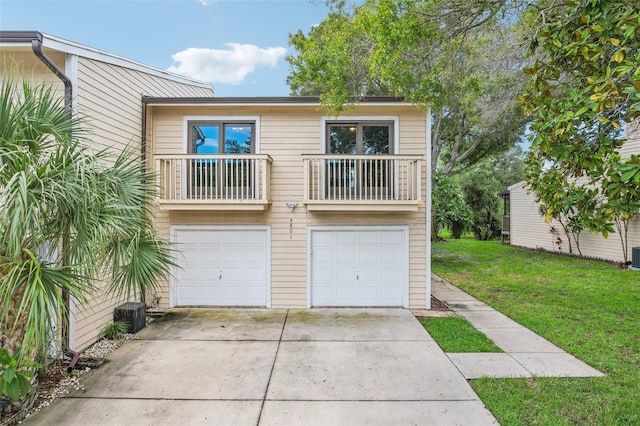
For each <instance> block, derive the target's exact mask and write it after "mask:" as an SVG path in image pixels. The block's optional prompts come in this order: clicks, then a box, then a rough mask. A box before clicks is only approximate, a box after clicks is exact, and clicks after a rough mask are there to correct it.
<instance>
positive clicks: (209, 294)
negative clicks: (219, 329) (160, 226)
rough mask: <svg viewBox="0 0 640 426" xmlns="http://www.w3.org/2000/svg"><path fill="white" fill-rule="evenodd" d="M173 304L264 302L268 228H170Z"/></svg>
mask: <svg viewBox="0 0 640 426" xmlns="http://www.w3.org/2000/svg"><path fill="white" fill-rule="evenodd" d="M172 240H173V242H174V243H175V248H176V249H177V250H178V253H179V255H178V259H179V261H178V263H179V264H180V268H176V269H175V270H174V271H173V278H172V296H173V297H172V306H266V307H268V306H269V297H268V279H269V259H270V256H269V244H270V243H269V232H268V229H265V228H264V227H258V228H251V227H250V228H233V227H230V228H228V229H226V228H212V227H197V226H193V227H190V226H184V227H177V226H176V227H174V228H173V230H172Z"/></svg>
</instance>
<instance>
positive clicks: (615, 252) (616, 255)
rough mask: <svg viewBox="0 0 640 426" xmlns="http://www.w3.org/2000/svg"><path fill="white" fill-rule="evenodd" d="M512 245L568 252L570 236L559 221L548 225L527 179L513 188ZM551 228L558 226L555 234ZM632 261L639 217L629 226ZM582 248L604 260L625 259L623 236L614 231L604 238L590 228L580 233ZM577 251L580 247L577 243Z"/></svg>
mask: <svg viewBox="0 0 640 426" xmlns="http://www.w3.org/2000/svg"><path fill="white" fill-rule="evenodd" d="M510 193H511V212H510V213H511V244H513V245H516V246H521V247H528V248H533V249H544V250H547V251H553V252H563V253H568V251H569V246H568V243H567V236H566V235H565V234H564V231H563V230H562V226H561V225H560V224H559V223H558V222H557V221H555V220H554V221H552V222H551V223H549V224H547V223H545V222H544V218H543V217H542V216H541V215H540V214H539V213H538V204H537V203H536V202H535V199H534V196H533V194H528V193H527V190H526V189H525V188H524V182H521V183H519V184H517V185H515V186H512V187H511V191H510ZM551 227H553V228H555V229H556V231H557V232H556V233H555V234H552V232H551ZM558 237H559V238H560V239H561V240H562V243H561V244H560V245H557V244H555V243H554V241H555V240H556V239H557V238H558ZM628 241H629V260H630V259H631V247H632V246H635V245H640V220H639V219H635V220H634V221H633V222H632V223H631V225H630V229H629V234H628ZM580 249H581V251H582V254H583V255H584V256H588V257H595V258H600V259H606V260H612V261H616V262H621V261H623V259H624V257H623V254H622V245H621V242H620V236H619V235H618V234H617V233H616V232H614V233H612V234H609V236H608V238H604V237H603V236H602V235H601V234H597V235H592V234H591V233H589V232H588V231H584V232H582V233H581V234H580ZM573 251H574V253H575V254H577V250H576V248H575V244H574V250H573Z"/></svg>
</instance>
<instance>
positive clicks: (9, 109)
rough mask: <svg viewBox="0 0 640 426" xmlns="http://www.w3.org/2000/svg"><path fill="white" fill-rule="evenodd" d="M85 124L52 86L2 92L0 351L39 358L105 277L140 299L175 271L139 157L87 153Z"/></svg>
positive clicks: (10, 86) (11, 83) (9, 86)
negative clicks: (75, 306)
mask: <svg viewBox="0 0 640 426" xmlns="http://www.w3.org/2000/svg"><path fill="white" fill-rule="evenodd" d="M84 126H85V121H84V120H82V119H78V118H75V117H73V116H72V115H71V114H70V113H69V111H67V109H66V108H65V106H64V103H63V99H60V98H59V97H58V96H57V94H56V92H55V91H54V90H53V89H52V87H51V86H49V85H47V84H33V83H29V82H26V81H25V82H22V84H17V83H16V82H15V80H13V79H11V78H5V79H4V80H3V82H2V86H1V88H0V210H2V215H1V217H0V241H2V245H1V246H0V279H1V283H0V346H2V347H4V348H6V349H8V350H9V351H10V352H11V353H13V352H15V350H16V349H18V348H21V350H20V354H21V356H33V355H34V354H35V353H36V352H37V351H38V350H41V349H43V348H46V347H47V345H49V343H50V340H51V337H50V336H51V331H52V325H53V324H56V323H59V324H60V325H61V326H62V330H63V339H62V342H63V345H64V344H65V343H66V337H65V330H68V320H69V318H68V306H69V298H73V299H74V301H75V302H76V303H80V304H83V303H85V302H86V301H87V299H88V298H89V297H90V296H92V295H93V294H94V293H96V291H97V288H98V287H101V286H97V285H96V283H97V282H98V279H99V277H101V278H100V279H104V280H108V281H110V283H109V285H108V286H107V287H108V288H109V290H110V291H112V292H113V293H115V294H117V295H119V296H122V297H138V298H141V299H142V300H144V295H145V293H147V292H148V291H151V290H153V289H155V287H156V286H157V284H158V280H159V279H160V278H161V277H162V276H164V274H165V273H166V271H167V268H168V266H169V265H171V264H172V258H171V252H170V248H169V245H168V242H166V241H163V240H161V239H160V238H159V237H158V235H157V234H156V233H155V231H154V229H153V219H152V218H153V204H152V201H153V198H154V188H153V187H152V186H151V182H154V179H153V176H152V175H150V174H149V173H147V172H145V171H144V167H143V164H142V162H141V161H140V158H139V156H138V155H136V154H134V152H133V151H131V150H126V151H125V152H123V153H121V154H120V155H118V156H115V157H114V156H113V155H111V154H110V153H109V152H108V151H99V152H93V151H91V150H90V149H89V148H88V143H87V142H88V140H89V139H88V133H87V132H86V131H85V127H84Z"/></svg>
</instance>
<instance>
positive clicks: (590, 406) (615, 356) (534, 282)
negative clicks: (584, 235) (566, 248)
mask: <svg viewBox="0 0 640 426" xmlns="http://www.w3.org/2000/svg"><path fill="white" fill-rule="evenodd" d="M432 262H433V272H435V273H436V274H438V275H440V276H442V277H443V278H445V279H446V280H448V281H450V282H451V283H453V284H454V285H456V286H458V287H460V288H461V289H462V290H464V291H466V292H468V293H470V294H471V295H473V296H475V297H476V298H478V299H480V300H482V301H483V302H485V303H487V304H489V305H491V306H492V307H494V308H495V309H497V310H498V311H500V312H502V313H504V314H506V315H508V316H509V317H511V318H512V319H514V320H515V321H517V322H519V323H520V324H522V325H524V326H525V327H527V328H529V329H531V330H533V331H534V332H536V333H538V334H540V335H541V336H543V337H545V338H546V339H548V340H550V341H551V342H553V343H554V344H556V345H557V346H559V347H561V348H563V349H564V350H566V351H567V352H569V353H571V354H572V355H574V356H576V357H577V358H579V359H581V360H582V361H584V362H586V363H588V364H589V365H591V366H592V367H594V368H596V369H598V370H600V371H602V372H604V373H606V374H607V376H606V377H604V378H589V379H585V378H532V379H481V380H474V381H472V386H473V388H474V389H475V390H476V392H478V394H479V395H480V397H481V398H482V401H483V402H484V403H485V404H486V406H487V407H488V408H489V409H490V410H491V412H492V413H493V414H494V415H495V416H496V418H497V419H498V421H499V422H500V423H501V424H502V425H547V424H553V425H575V424H581V425H582V424H586V425H605V424H606V425H620V424H640V398H638V394H639V392H640V385H639V383H640V330H639V329H640V328H639V327H638V318H640V285H639V283H640V275H639V273H638V272H636V271H630V270H622V269H619V268H617V267H615V266H612V265H609V264H605V263H602V262H597V261H592V260H584V259H577V258H572V257H568V256H557V255H554V254H552V253H545V252H536V251H531V250H526V249H520V248H515V247H510V246H506V245H501V244H500V243H497V242H492V241H488V242H487V241H475V240H457V241H449V242H446V243H441V244H435V245H434V249H433V252H432Z"/></svg>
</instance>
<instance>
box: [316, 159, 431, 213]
mask: <svg viewBox="0 0 640 426" xmlns="http://www.w3.org/2000/svg"><path fill="white" fill-rule="evenodd" d="M303 161H304V176H305V182H304V189H305V192H304V203H305V204H306V206H307V210H311V211H314V210H315V211H354V210H360V211H416V210H418V208H419V206H420V205H421V204H422V203H423V201H422V198H421V194H422V188H421V182H422V163H423V156H421V155H334V154H327V155H303Z"/></svg>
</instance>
